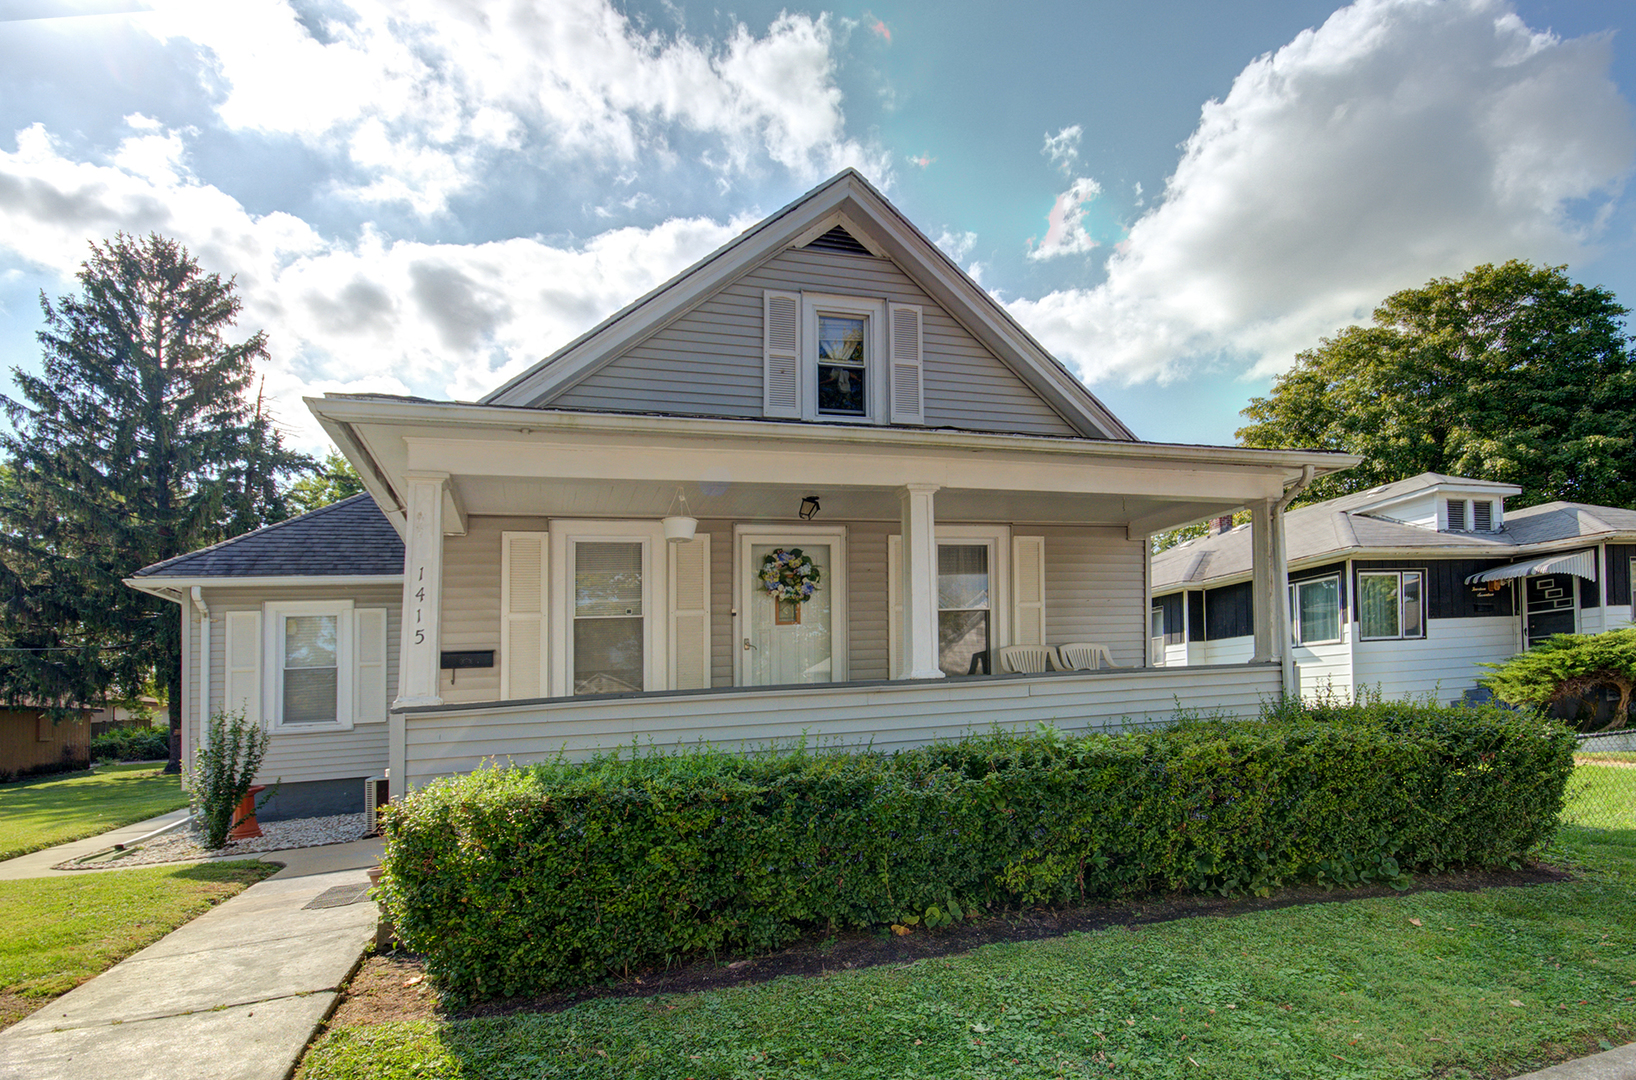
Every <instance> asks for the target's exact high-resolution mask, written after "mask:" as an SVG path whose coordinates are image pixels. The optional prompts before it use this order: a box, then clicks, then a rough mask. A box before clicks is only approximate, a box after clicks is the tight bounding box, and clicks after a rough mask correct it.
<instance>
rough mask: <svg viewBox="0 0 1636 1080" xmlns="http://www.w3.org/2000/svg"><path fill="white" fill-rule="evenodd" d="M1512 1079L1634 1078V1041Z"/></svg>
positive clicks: (1616, 1079)
mask: <svg viewBox="0 0 1636 1080" xmlns="http://www.w3.org/2000/svg"><path fill="white" fill-rule="evenodd" d="M1512 1080H1636V1043H1630V1044H1628V1045H1625V1046H1618V1047H1615V1048H1614V1049H1612V1050H1607V1051H1604V1052H1603V1053H1600V1054H1592V1055H1591V1056H1590V1057H1582V1058H1575V1059H1574V1060H1572V1061H1564V1062H1563V1063H1562V1064H1561V1065H1553V1066H1551V1067H1550V1068H1549V1069H1541V1070H1540V1071H1539V1072H1531V1073H1528V1074H1527V1075H1525V1076H1516V1077H1512Z"/></svg>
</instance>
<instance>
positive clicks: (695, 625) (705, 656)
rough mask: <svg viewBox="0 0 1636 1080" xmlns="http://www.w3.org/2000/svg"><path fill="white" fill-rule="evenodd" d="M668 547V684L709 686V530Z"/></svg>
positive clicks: (694, 687)
mask: <svg viewBox="0 0 1636 1080" xmlns="http://www.w3.org/2000/svg"><path fill="white" fill-rule="evenodd" d="M665 547H667V548H669V549H670V575H669V577H670V686H671V689H673V690H707V689H709V687H710V534H709V533H699V534H698V535H696V536H695V537H694V538H693V539H692V540H689V541H687V542H686V543H681V544H666V545H665Z"/></svg>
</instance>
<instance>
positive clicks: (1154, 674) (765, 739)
mask: <svg viewBox="0 0 1636 1080" xmlns="http://www.w3.org/2000/svg"><path fill="white" fill-rule="evenodd" d="M1277 685H1278V672H1277V670H1276V669H1275V668H1252V669H1246V668H1192V669H1185V668H1184V669H1173V670H1170V671H1162V670H1153V671H1132V672H1115V673H1109V674H1099V675H1051V676H1043V677H1038V678H1031V679H995V680H973V681H965V680H960V681H953V682H946V683H935V684H927V683H913V684H908V683H905V684H900V685H893V686H880V687H856V688H844V687H843V688H835V687H822V688H816V687H815V688H812V689H810V690H809V689H802V690H795V691H773V692H768V693H764V694H757V693H735V694H711V695H701V696H699V697H674V698H652V699H630V698H623V699H613V700H607V701H594V700H587V701H583V702H579V701H576V702H564V703H561V704H553V705H548V706H537V707H534V708H533V709H526V708H519V709H517V710H515V711H514V712H513V711H510V710H497V711H495V712H494V713H455V714H450V715H445V716H439V715H437V714H431V715H411V716H409V717H408V718H407V721H406V725H405V726H406V731H407V733H408V734H407V760H408V774H409V783H410V785H411V786H421V785H423V784H425V783H426V782H427V781H429V780H431V779H433V778H434V777H436V776H440V775H449V774H453V773H464V772H470V771H471V770H472V769H475V768H476V767H477V766H478V765H479V763H481V761H483V760H484V759H485V758H499V759H507V758H509V759H511V760H513V761H515V762H518V763H519V764H521V763H527V762H531V761H539V760H542V759H544V758H546V757H549V756H551V755H554V754H556V753H558V752H559V751H563V752H566V753H567V754H568V755H569V756H570V757H584V756H587V755H589V754H591V753H594V752H596V751H597V750H604V749H611V748H613V747H618V746H628V745H629V744H630V741H631V739H632V738H633V737H637V736H640V738H641V740H642V741H643V743H644V744H647V743H648V742H649V740H651V743H652V745H654V746H656V747H660V748H676V747H687V746H694V745H697V744H698V743H700V742H708V743H711V744H713V745H718V746H723V747H728V748H738V747H741V746H743V747H754V746H765V745H767V744H769V743H791V742H794V741H795V740H797V739H800V738H803V737H805V738H806V739H807V741H808V743H809V745H814V744H817V745H849V746H857V745H863V744H871V745H873V746H874V748H875V749H877V750H893V749H897V748H900V747H909V746H917V745H922V744H924V743H926V742H930V741H932V740H934V739H939V738H952V737H958V736H960V735H964V734H966V733H968V732H972V731H986V730H988V729H989V728H991V727H992V726H994V725H996V724H999V725H1002V726H1006V727H1018V728H1023V729H1028V728H1032V727H1033V726H1034V725H1036V724H1039V723H1051V724H1055V725H1057V726H1059V727H1061V728H1063V729H1064V730H1066V731H1071V732H1072V731H1083V730H1086V729H1088V728H1098V727H1110V726H1118V725H1120V724H1122V723H1124V722H1126V721H1129V722H1132V723H1141V722H1143V721H1148V720H1152V721H1166V720H1169V719H1171V718H1172V717H1173V716H1174V715H1175V712H1176V709H1177V704H1178V700H1179V702H1180V705H1181V707H1183V708H1187V709H1198V710H1212V709H1223V710H1226V711H1227V712H1230V713H1234V714H1236V715H1241V716H1248V715H1254V714H1255V713H1256V711H1257V710H1258V709H1259V707H1260V703H1261V701H1262V700H1263V699H1264V698H1267V697H1270V696H1272V695H1273V694H1275V693H1276V692H1277Z"/></svg>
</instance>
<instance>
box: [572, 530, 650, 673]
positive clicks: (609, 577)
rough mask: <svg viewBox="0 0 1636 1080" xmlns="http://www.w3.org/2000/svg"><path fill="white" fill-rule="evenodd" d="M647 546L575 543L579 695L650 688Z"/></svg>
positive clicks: (575, 660)
mask: <svg viewBox="0 0 1636 1080" xmlns="http://www.w3.org/2000/svg"><path fill="white" fill-rule="evenodd" d="M644 548H645V545H644V544H643V543H642V542H641V541H639V540H638V541H580V542H577V543H575V544H574V611H573V623H574V630H573V688H574V693H575V694H618V693H636V692H639V691H641V690H643V689H645V686H646V672H647V656H646V652H647V633H646V630H647V627H646V618H647V609H646V602H647V596H646V589H645V587H644V579H645V577H646V575H645V574H644V573H643V570H644V566H643V564H644V563H645V562H646V559H645V557H644V556H645V551H644Z"/></svg>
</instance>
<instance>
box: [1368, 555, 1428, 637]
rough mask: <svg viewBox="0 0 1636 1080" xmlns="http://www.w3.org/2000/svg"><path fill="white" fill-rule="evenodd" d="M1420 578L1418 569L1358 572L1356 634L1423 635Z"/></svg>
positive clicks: (1424, 628) (1373, 635) (1422, 601)
mask: <svg viewBox="0 0 1636 1080" xmlns="http://www.w3.org/2000/svg"><path fill="white" fill-rule="evenodd" d="M1423 581H1424V578H1423V575H1422V574H1421V572H1420V571H1418V570H1387V571H1376V570H1370V571H1365V572H1362V573H1359V574H1358V636H1359V637H1361V638H1362V639H1363V640H1365V641H1381V640H1386V639H1390V638H1418V637H1424V636H1425V633H1426V624H1425V613H1424V600H1423V597H1422V592H1423Z"/></svg>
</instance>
